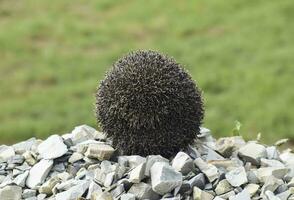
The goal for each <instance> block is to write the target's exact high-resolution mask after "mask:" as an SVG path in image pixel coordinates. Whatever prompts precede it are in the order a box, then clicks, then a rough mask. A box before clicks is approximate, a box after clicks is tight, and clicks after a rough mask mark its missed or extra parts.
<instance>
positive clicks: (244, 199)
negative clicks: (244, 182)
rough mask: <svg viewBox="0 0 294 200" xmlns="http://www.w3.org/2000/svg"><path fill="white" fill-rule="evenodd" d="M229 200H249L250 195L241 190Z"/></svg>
mask: <svg viewBox="0 0 294 200" xmlns="http://www.w3.org/2000/svg"><path fill="white" fill-rule="evenodd" d="M229 200H251V197H250V194H249V192H248V191H247V190H243V191H242V192H240V193H238V194H237V195H236V196H232V197H230V198H229Z"/></svg>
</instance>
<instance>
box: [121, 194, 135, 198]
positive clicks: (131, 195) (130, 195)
mask: <svg viewBox="0 0 294 200" xmlns="http://www.w3.org/2000/svg"><path fill="white" fill-rule="evenodd" d="M120 200H136V196H135V195H133V194H130V193H126V194H123V195H121V197H120Z"/></svg>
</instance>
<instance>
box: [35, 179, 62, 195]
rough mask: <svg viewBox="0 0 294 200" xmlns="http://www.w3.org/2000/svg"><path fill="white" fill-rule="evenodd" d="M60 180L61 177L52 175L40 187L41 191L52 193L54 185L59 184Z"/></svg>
mask: <svg viewBox="0 0 294 200" xmlns="http://www.w3.org/2000/svg"><path fill="white" fill-rule="evenodd" d="M59 182H60V179H59V178H58V177H57V176H55V177H51V178H50V179H49V180H47V181H46V182H45V183H44V184H43V185H42V186H41V187H40V188H39V192H40V193H43V194H47V195H51V194H52V193H53V188H54V186H55V185H57V184H58V183H59Z"/></svg>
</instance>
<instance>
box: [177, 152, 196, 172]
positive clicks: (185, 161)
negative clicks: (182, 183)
mask: <svg viewBox="0 0 294 200" xmlns="http://www.w3.org/2000/svg"><path fill="white" fill-rule="evenodd" d="M193 166H194V164H193V160H192V159H191V158H190V156H189V155H188V154H186V153H184V152H182V151H181V152H178V153H177V155H176V156H175V158H174V159H173V161H172V167H173V168H174V169H175V170H176V171H178V172H181V173H182V174H183V175H186V174H188V173H189V172H190V171H191V170H192V169H193Z"/></svg>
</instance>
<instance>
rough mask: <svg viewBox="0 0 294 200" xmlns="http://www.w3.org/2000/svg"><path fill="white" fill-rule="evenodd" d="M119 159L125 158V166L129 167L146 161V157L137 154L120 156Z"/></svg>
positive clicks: (131, 167)
mask: <svg viewBox="0 0 294 200" xmlns="http://www.w3.org/2000/svg"><path fill="white" fill-rule="evenodd" d="M119 159H125V160H126V161H127V163H126V164H127V166H128V167H129V168H130V169H133V168H135V167H137V166H138V165H140V164H142V163H144V162H146V158H145V157H142V156H138V155H133V156H120V157H119Z"/></svg>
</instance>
